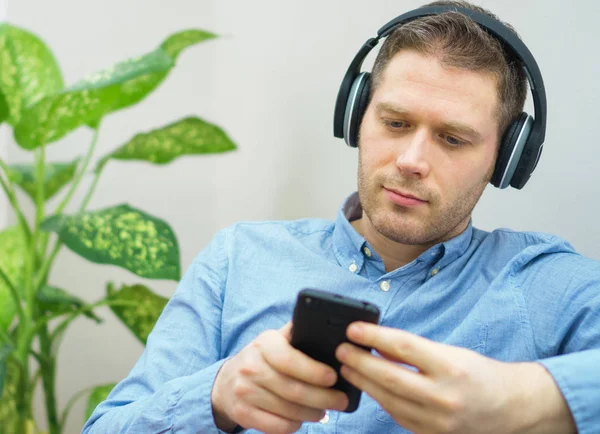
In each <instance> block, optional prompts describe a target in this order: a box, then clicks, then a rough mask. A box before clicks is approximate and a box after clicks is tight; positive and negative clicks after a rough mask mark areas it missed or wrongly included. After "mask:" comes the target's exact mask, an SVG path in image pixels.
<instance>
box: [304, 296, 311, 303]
mask: <svg viewBox="0 0 600 434" xmlns="http://www.w3.org/2000/svg"><path fill="white" fill-rule="evenodd" d="M311 301H312V298H310V297H306V298H305V299H304V302H305V303H306V304H310V302H311Z"/></svg>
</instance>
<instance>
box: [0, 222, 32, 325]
mask: <svg viewBox="0 0 600 434" xmlns="http://www.w3.org/2000/svg"><path fill="white" fill-rule="evenodd" d="M26 255H27V245H26V242H25V237H24V236H23V232H22V231H21V228H20V227H19V226H14V227H12V228H9V229H6V230H4V231H2V232H0V268H2V270H4V272H5V273H6V274H7V276H8V278H9V279H10V280H11V282H12V283H13V284H14V285H15V286H16V288H17V290H18V291H21V290H22V283H23V270H24V268H25V258H26ZM15 312H16V306H15V303H14V301H13V297H12V296H11V294H10V290H9V289H8V285H7V284H6V283H5V282H4V280H3V279H2V278H0V328H2V330H7V329H8V326H9V325H10V324H11V322H12V320H13V318H14V315H15Z"/></svg>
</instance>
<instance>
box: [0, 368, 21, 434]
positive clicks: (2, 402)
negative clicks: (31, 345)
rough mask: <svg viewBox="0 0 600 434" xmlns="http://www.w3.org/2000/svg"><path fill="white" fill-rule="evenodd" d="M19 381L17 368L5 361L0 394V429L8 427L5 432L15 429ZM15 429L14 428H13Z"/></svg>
mask: <svg viewBox="0 0 600 434" xmlns="http://www.w3.org/2000/svg"><path fill="white" fill-rule="evenodd" d="M18 381H19V367H18V366H17V365H16V363H14V362H12V363H11V362H10V361H7V363H6V374H5V377H4V390H3V391H2V393H0V428H1V427H8V428H7V430H6V431H1V432H6V433H9V432H11V431H10V429H11V428H12V427H15V425H14V424H15V423H16V421H17V417H18V412H17V400H16V398H17V382H18ZM15 428H16V427H15Z"/></svg>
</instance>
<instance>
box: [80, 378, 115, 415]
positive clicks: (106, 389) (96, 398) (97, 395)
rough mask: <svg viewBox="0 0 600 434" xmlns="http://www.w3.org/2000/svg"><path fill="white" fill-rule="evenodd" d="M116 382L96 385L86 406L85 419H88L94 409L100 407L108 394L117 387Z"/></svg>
mask: <svg viewBox="0 0 600 434" xmlns="http://www.w3.org/2000/svg"><path fill="white" fill-rule="evenodd" d="M116 385H117V384H116V383H110V384H103V385H102V386H96V387H95V388H94V389H93V390H92V391H91V392H90V395H89V396H88V400H87V405H86V406H85V420H88V419H89V418H90V416H91V415H92V413H93V412H94V409H95V408H96V407H98V404H100V403H101V402H102V401H104V400H105V399H106V397H107V396H108V394H109V393H110V392H111V390H113V389H114V388H115V386H116Z"/></svg>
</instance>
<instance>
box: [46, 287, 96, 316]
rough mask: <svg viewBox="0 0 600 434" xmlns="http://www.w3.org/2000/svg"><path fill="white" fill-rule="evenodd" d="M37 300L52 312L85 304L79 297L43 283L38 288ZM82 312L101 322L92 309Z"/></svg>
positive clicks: (73, 308)
mask: <svg viewBox="0 0 600 434" xmlns="http://www.w3.org/2000/svg"><path fill="white" fill-rule="evenodd" d="M37 300H38V302H39V303H40V307H41V308H42V309H43V310H45V311H48V312H52V313H70V312H73V311H75V310H77V309H79V308H81V307H82V306H85V305H86V303H85V301H83V300H82V299H81V298H79V297H77V296H75V295H73V294H69V293H68V292H67V291H65V290H64V289H61V288H56V287H54V286H50V285H43V286H42V287H41V288H40V290H39V291H38V293H37ZM83 314H84V315H85V316H86V317H88V318H90V319H93V320H94V321H96V322H97V323H101V322H102V320H101V319H100V318H98V317H97V316H96V315H95V314H94V312H92V311H86V312H84V313H83Z"/></svg>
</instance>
